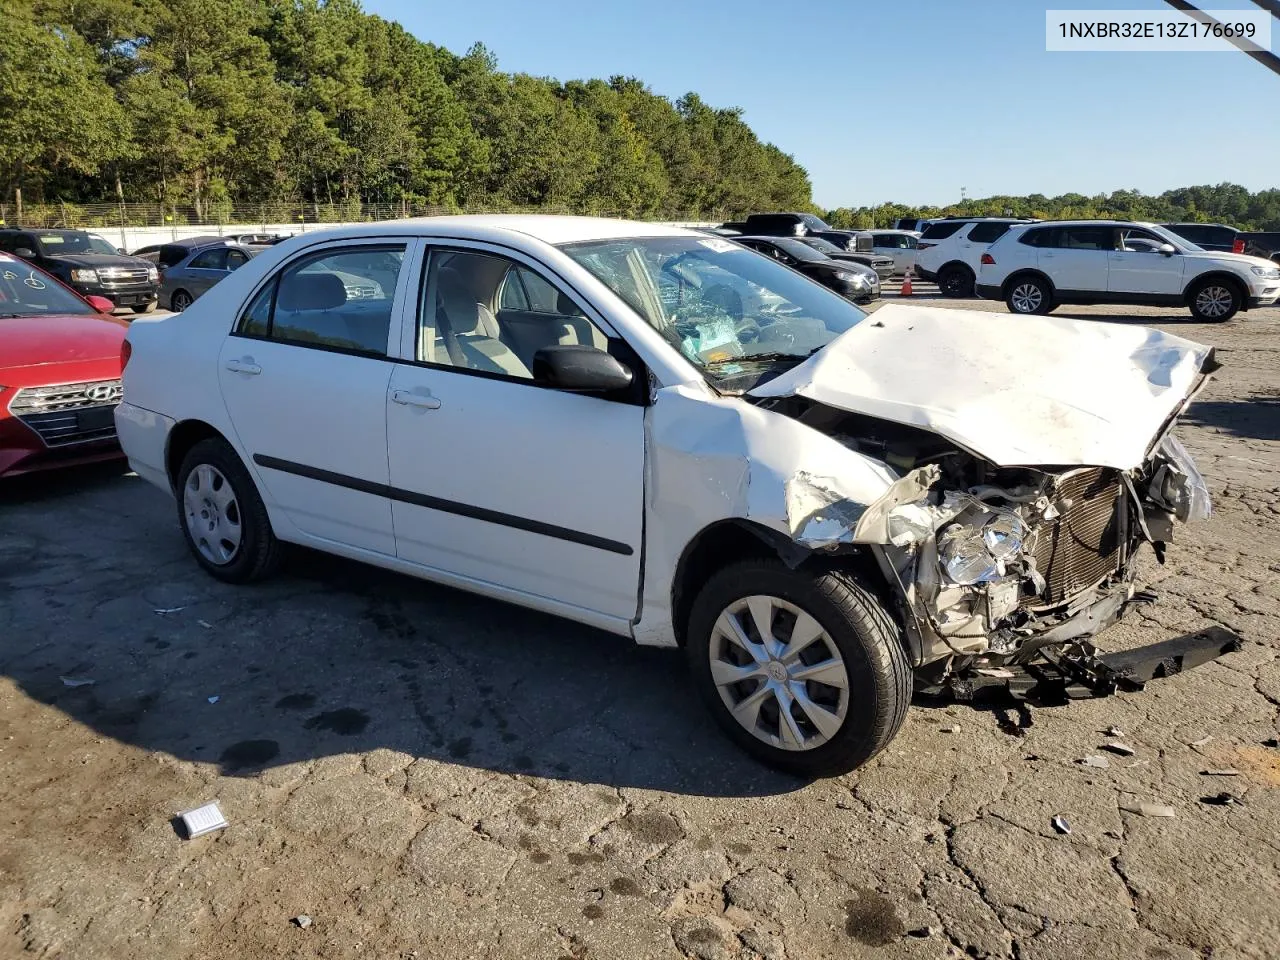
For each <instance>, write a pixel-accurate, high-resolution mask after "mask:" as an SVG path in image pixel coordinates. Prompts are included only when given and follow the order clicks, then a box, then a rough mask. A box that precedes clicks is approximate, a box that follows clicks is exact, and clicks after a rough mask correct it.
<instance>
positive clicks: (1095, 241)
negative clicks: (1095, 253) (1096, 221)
mask: <svg viewBox="0 0 1280 960" xmlns="http://www.w3.org/2000/svg"><path fill="white" fill-rule="evenodd" d="M1058 246H1059V247H1061V248H1063V249H1066V250H1114V249H1115V248H1116V231H1115V228H1114V227H1063V228H1062V240H1061V242H1060V243H1059V244H1058Z"/></svg>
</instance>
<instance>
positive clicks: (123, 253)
mask: <svg viewBox="0 0 1280 960" xmlns="http://www.w3.org/2000/svg"><path fill="white" fill-rule="evenodd" d="M116 253H118V254H120V256H122V257H127V256H128V255H129V254H127V253H125V251H124V247H116Z"/></svg>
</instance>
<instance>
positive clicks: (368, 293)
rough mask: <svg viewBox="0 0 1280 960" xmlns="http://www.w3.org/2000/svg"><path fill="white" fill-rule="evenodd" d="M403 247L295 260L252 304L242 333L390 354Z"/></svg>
mask: <svg viewBox="0 0 1280 960" xmlns="http://www.w3.org/2000/svg"><path fill="white" fill-rule="evenodd" d="M404 251H405V248H404V245H403V244H395V245H388V246H372V245H360V246H355V247H346V248H343V249H341V250H328V251H325V252H323V253H318V254H315V255H313V256H311V257H307V258H305V259H303V260H298V261H294V262H293V263H291V264H290V265H289V266H288V267H286V268H285V269H284V271H282V272H281V273H279V274H277V275H276V277H275V278H274V279H273V280H272V281H271V283H269V284H268V285H267V286H266V287H265V288H263V290H262V291H261V292H260V293H259V294H258V296H257V297H255V298H254V299H253V301H252V302H251V303H250V304H249V308H248V309H247V310H246V311H245V313H244V315H243V316H242V317H241V318H240V326H239V332H240V333H241V334H244V335H246V336H257V337H266V338H268V339H271V340H280V341H284V342H287V343H296V344H299V345H302V346H317V347H323V348H327V349H331V350H343V351H350V352H353V353H363V354H369V355H373V356H380V357H381V356H385V355H386V352H387V337H388V333H389V328H390V326H391V305H392V301H393V299H394V298H395V292H396V283H397V282H398V280H399V278H400V271H401V269H402V267H403V266H404Z"/></svg>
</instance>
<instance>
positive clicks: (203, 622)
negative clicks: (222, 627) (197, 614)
mask: <svg viewBox="0 0 1280 960" xmlns="http://www.w3.org/2000/svg"><path fill="white" fill-rule="evenodd" d="M196 623H198V624H200V626H202V627H204V628H205V629H206V630H212V629H213V624H212V623H210V622H209V621H208V620H197V621H196Z"/></svg>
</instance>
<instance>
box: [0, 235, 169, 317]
mask: <svg viewBox="0 0 1280 960" xmlns="http://www.w3.org/2000/svg"><path fill="white" fill-rule="evenodd" d="M0 250H3V251H4V252H5V253H11V254H13V255H14V256H15V257H21V258H22V259H23V260H29V261H31V262H32V263H34V264H35V265H36V266H37V267H40V268H41V269H43V270H47V271H48V272H49V273H51V274H53V275H54V276H55V277H57V278H58V279H59V280H61V281H62V282H63V283H65V284H66V285H67V286H69V287H71V288H72V289H74V290H76V291H77V292H78V293H79V294H80V295H81V296H85V297H90V296H97V297H106V298H107V299H109V300H110V301H111V302H112V303H114V304H115V305H116V306H117V307H130V308H132V309H133V312H134V313H147V312H149V311H151V310H154V309H155V306H156V300H157V299H158V297H159V292H160V273H159V271H158V270H157V269H156V267H155V264H152V263H148V262H147V261H146V260H139V259H138V258H137V257H128V256H125V255H123V254H121V253H120V252H119V251H118V250H117V249H116V248H115V247H113V246H111V244H109V243H107V241H106V240H103V239H102V238H101V237H98V236H94V235H93V234H91V233H85V232H84V231H83V230H28V229H23V228H8V229H0Z"/></svg>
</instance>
